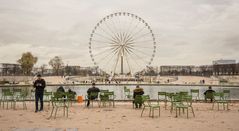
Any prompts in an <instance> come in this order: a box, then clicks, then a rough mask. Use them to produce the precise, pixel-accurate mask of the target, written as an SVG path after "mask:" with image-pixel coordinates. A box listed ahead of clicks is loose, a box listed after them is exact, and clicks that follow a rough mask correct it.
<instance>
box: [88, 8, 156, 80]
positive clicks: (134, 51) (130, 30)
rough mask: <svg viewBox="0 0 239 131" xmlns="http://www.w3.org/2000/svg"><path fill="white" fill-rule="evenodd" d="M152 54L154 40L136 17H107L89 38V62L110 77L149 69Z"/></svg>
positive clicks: (150, 32)
mask: <svg viewBox="0 0 239 131" xmlns="http://www.w3.org/2000/svg"><path fill="white" fill-rule="evenodd" d="M155 52H156V41H155V36H154V34H153V31H152V29H151V27H150V26H149V24H148V23H147V22H146V21H145V20H143V19H142V18H141V17H139V16H137V15H135V14H131V13H127V12H117V13H113V14H110V15H107V16H106V17H104V18H103V19H101V20H100V21H99V22H98V23H97V24H96V26H95V27H94V29H93V30H92V32H91V35H90V40H89V53H90V56H91V60H92V61H93V63H94V65H95V66H98V67H99V68H100V69H102V70H103V71H105V72H107V73H108V74H110V75H111V76H115V75H116V74H120V75H124V74H133V73H135V72H137V71H140V70H142V69H144V68H145V67H147V66H150V64H151V63H152V61H153V58H154V56H155Z"/></svg>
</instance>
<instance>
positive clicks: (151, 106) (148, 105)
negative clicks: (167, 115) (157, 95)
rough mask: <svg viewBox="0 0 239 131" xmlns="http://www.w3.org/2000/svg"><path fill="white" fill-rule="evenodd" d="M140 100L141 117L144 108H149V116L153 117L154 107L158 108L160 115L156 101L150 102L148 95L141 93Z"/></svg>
mask: <svg viewBox="0 0 239 131" xmlns="http://www.w3.org/2000/svg"><path fill="white" fill-rule="evenodd" d="M142 101H143V109H142V112H141V117H142V116H143V112H144V110H145V108H149V117H152V118H153V117H154V109H158V110H159V116H160V105H159V103H156V104H153V103H151V101H150V97H149V95H143V96H142Z"/></svg>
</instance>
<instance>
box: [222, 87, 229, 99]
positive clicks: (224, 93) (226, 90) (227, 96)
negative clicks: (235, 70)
mask: <svg viewBox="0 0 239 131" xmlns="http://www.w3.org/2000/svg"><path fill="white" fill-rule="evenodd" d="M223 96H224V99H230V90H228V89H223Z"/></svg>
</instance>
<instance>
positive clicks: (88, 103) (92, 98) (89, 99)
mask: <svg viewBox="0 0 239 131" xmlns="http://www.w3.org/2000/svg"><path fill="white" fill-rule="evenodd" d="M94 99H96V98H95V97H89V98H88V101H87V107H88V106H89V105H90V101H91V100H94Z"/></svg>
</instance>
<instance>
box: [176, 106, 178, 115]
mask: <svg viewBox="0 0 239 131" xmlns="http://www.w3.org/2000/svg"><path fill="white" fill-rule="evenodd" d="M176 117H178V108H177V107H176Z"/></svg>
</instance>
